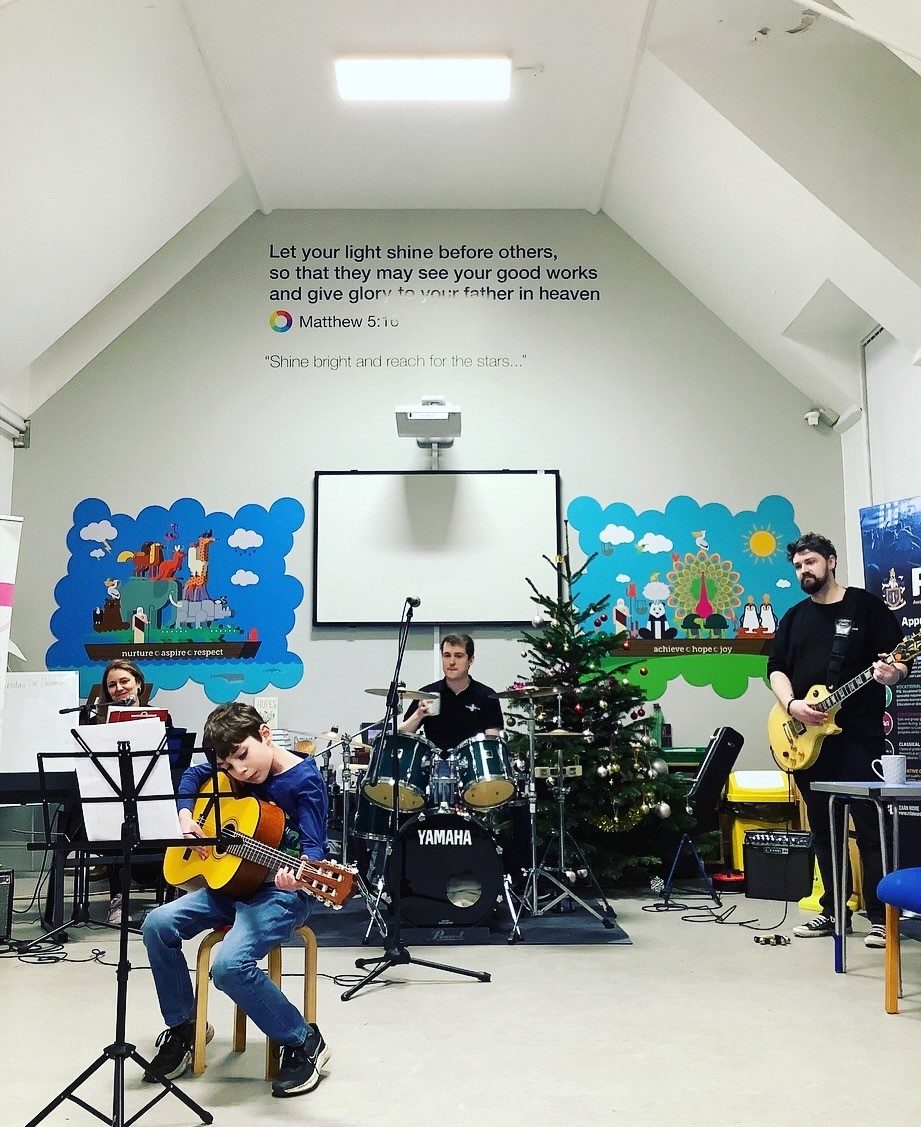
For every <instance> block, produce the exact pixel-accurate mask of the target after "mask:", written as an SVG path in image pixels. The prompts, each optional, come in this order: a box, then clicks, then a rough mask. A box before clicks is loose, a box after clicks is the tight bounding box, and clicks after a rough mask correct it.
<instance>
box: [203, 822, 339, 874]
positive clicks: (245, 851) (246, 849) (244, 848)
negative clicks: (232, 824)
mask: <svg viewBox="0 0 921 1127" xmlns="http://www.w3.org/2000/svg"><path fill="white" fill-rule="evenodd" d="M223 836H224V838H225V839H226V841H225V848H226V849H227V852H228V853H232V854H233V855H234V856H235V857H242V858H243V860H244V861H253V862H254V863H255V864H257V865H262V866H263V868H266V869H269V870H271V871H272V872H277V870H278V869H294V870H295V872H297V871H299V870H300V868H301V866H303V870H304V875H308V874H316V873H317V870H316V869H312V868H311V866H310V864H309V862H307V861H305V860H304V859H303V858H302V857H292V856H291V854H290V853H282V851H281V850H280V849H273V848H272V847H271V846H269V845H263V844H262V843H261V842H259V841H256V839H255V838H251V837H244V836H243V835H242V834H238V833H236V832H235V831H234V830H232V829H225V830H224V831H223Z"/></svg>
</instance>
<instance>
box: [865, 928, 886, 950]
mask: <svg viewBox="0 0 921 1127" xmlns="http://www.w3.org/2000/svg"><path fill="white" fill-rule="evenodd" d="M863 945H864V947H885V946H886V928H885V925H884V924H874V925H873V926H872V927H871V928H870V930H869V932H868V933H867V935H866V936H865V937H864V941H863Z"/></svg>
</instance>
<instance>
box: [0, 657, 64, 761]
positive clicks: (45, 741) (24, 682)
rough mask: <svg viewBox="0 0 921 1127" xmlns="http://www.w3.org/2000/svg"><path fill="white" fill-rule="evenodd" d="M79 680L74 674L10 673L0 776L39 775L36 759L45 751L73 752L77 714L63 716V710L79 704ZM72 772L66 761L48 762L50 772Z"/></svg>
mask: <svg viewBox="0 0 921 1127" xmlns="http://www.w3.org/2000/svg"><path fill="white" fill-rule="evenodd" d="M78 692H79V678H78V675H77V674H76V673H75V672H73V671H72V670H62V671H60V672H57V673H7V675H6V693H5V695H4V698H3V712H2V719H0V722H2V725H3V730H2V742H0V772H3V773H4V774H5V773H6V772H8V771H37V770H38V761H37V760H36V758H35V756H36V755H37V754H38V752H40V751H42V752H45V751H64V752H71V753H72V752H73V750H74V739H73V736H72V735H71V734H70V730H71V728H73V727H74V725H75V724H76V722H77V716H76V714H73V715H70V716H61V715H60V714H59V712H58V710H59V709H61V708H74V707H76V705H77V704H79V699H78ZM72 768H73V764H72V763H67V762H66V761H64V760H60V759H58V760H54V761H48V762H47V763H46V764H45V769H46V770H48V771H66V770H71V769H72Z"/></svg>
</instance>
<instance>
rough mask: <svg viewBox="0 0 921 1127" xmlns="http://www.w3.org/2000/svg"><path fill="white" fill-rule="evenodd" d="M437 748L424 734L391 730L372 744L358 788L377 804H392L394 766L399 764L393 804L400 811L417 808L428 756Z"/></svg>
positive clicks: (424, 788)
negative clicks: (364, 772)
mask: <svg viewBox="0 0 921 1127" xmlns="http://www.w3.org/2000/svg"><path fill="white" fill-rule="evenodd" d="M437 754H438V748H437V747H435V745H434V744H433V743H430V742H429V740H427V739H426V738H425V737H424V736H420V735H408V734H407V735H404V734H402V733H398V734H397V736H396V737H394V735H393V733H392V732H388V733H387V734H386V735H384V736H382V737H381V738H380V739H379V740H378V741H377V743H376V744H375V745H374V751H373V753H372V755H371V766H370V767H369V768H368V775H367V778H366V779H365V781H364V783H363V784H362V788H361V789H362V790H363V791H364V793H365V794H366V795H367V796H368V798H370V799H371V801H372V802H376V803H377V805H378V806H383V807H385V808H391V807H392V806H393V788H394V785H395V778H396V771H395V769H394V768H395V766H396V765H397V764H399V769H400V785H399V794H398V797H397V806H398V808H399V809H400V810H402V811H403V812H404V813H408V812H409V811H411V810H420V809H421V808H422V807H423V806H424V805H425V793H426V791H427V790H428V785H429V775H430V774H431V770H432V760H433V758H434V757H435V756H437Z"/></svg>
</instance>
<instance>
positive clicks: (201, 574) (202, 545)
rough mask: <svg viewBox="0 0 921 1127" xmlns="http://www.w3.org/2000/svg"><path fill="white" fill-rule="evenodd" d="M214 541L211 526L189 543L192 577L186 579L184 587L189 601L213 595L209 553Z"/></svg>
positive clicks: (199, 600) (197, 600) (183, 593)
mask: <svg viewBox="0 0 921 1127" xmlns="http://www.w3.org/2000/svg"><path fill="white" fill-rule="evenodd" d="M213 543H214V536H213V535H212V533H211V529H210V528H209V529H208V531H207V532H203V533H202V535H201V536H199V538H198V539H197V540H196V541H195V542H194V543H193V544H190V545H189V560H188V563H189V571H190V572H191V575H190V577H189V578H188V579H187V580H186V581H185V586H184V587H183V589H182V597H183V598H184V599H188V600H189V602H193V603H197V602H201V600H202V599H209V598H210V597H211V596H210V595H209V594H208V586H207V584H208V554H209V552H210V549H211V545H212V544H213Z"/></svg>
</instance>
